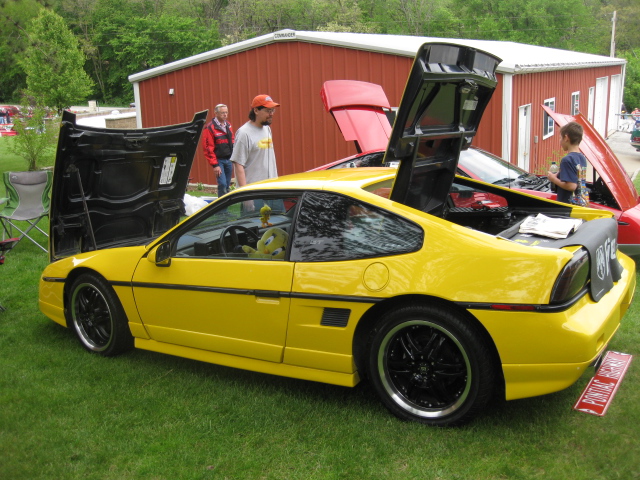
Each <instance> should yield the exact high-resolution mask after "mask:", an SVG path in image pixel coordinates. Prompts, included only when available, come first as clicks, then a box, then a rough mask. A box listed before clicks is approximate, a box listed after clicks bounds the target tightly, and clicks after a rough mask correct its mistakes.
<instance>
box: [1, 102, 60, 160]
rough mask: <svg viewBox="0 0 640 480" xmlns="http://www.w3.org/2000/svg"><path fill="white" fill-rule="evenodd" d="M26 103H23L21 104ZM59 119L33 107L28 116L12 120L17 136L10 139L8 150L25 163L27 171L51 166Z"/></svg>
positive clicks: (41, 108) (38, 107)
mask: <svg viewBox="0 0 640 480" xmlns="http://www.w3.org/2000/svg"><path fill="white" fill-rule="evenodd" d="M25 103H26V104H28V102H26V101H23V104H25ZM58 118H59V117H54V118H51V117H50V116H49V115H48V112H47V110H46V109H45V108H44V107H41V106H37V105H34V106H32V107H30V108H29V115H28V116H26V117H22V118H17V117H16V119H15V120H14V122H15V123H14V126H13V128H14V129H15V130H16V132H18V134H17V135H16V136H15V137H13V138H12V143H11V144H10V147H9V148H10V149H11V151H12V152H13V153H15V154H16V155H18V156H20V157H22V158H24V159H25V161H26V162H27V169H28V170H29V171H33V170H37V169H38V168H39V167H41V166H43V165H53V156H54V153H55V147H56V144H57V141H58V133H59V131H60V128H59V122H58V120H57V119H58Z"/></svg>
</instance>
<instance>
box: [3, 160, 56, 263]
mask: <svg viewBox="0 0 640 480" xmlns="http://www.w3.org/2000/svg"><path fill="white" fill-rule="evenodd" d="M52 178H53V176H52V174H51V172H45V171H39V172H5V173H4V186H5V189H6V192H7V195H8V197H7V198H0V205H2V204H4V205H5V206H4V208H3V209H2V210H0V223H2V228H3V230H4V231H3V232H2V238H3V239H4V238H5V234H6V236H9V237H13V230H14V229H15V230H17V231H19V232H20V234H21V235H20V236H19V237H18V241H17V242H16V243H19V242H20V240H22V239H23V238H25V237H27V238H28V239H29V240H31V241H32V242H33V243H35V244H36V245H37V246H38V247H40V249H42V250H44V251H45V252H46V251H47V249H46V248H45V247H43V246H42V245H40V244H39V243H38V242H37V241H36V240H35V239H34V238H32V237H31V236H30V235H29V232H31V230H33V229H34V228H35V229H36V230H38V231H39V232H40V233H42V234H43V235H44V236H45V237H47V238H48V237H49V236H48V235H47V233H45V232H44V231H43V230H42V229H41V228H40V227H38V225H37V224H38V222H39V221H40V220H42V219H43V218H44V217H46V216H47V215H49V192H50V191H51V180H52ZM16 222H27V223H28V224H29V226H28V228H25V226H24V225H23V226H22V228H20V226H19V225H17V224H16ZM23 228H24V230H23Z"/></svg>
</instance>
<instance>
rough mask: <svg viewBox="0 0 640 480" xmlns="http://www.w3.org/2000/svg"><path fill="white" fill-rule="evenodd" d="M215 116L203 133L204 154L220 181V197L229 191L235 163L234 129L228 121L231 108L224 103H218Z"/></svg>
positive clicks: (214, 111)
mask: <svg viewBox="0 0 640 480" xmlns="http://www.w3.org/2000/svg"><path fill="white" fill-rule="evenodd" d="M213 113H214V117H213V118H212V119H211V121H210V122H209V123H208V124H207V125H206V126H205V127H204V132H203V133H202V138H203V145H204V156H205V157H206V159H207V160H208V161H209V165H211V166H212V167H213V173H214V174H215V176H216V179H217V181H218V197H221V196H222V195H224V194H225V193H227V192H229V186H230V185H231V176H232V174H233V164H232V163H231V160H230V158H231V153H232V152H233V142H234V136H233V130H232V127H231V124H230V123H229V122H227V116H228V115H229V108H228V107H227V106H226V105H224V104H222V103H221V104H219V105H216V107H215V108H214V109H213Z"/></svg>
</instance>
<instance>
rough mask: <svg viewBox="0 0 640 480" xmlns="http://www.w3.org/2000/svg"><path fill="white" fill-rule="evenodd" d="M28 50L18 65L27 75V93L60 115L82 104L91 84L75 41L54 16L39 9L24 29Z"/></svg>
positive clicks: (61, 21) (64, 25)
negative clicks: (69, 108) (75, 105)
mask: <svg viewBox="0 0 640 480" xmlns="http://www.w3.org/2000/svg"><path fill="white" fill-rule="evenodd" d="M27 35H28V38H29V46H28V47H27V49H26V50H25V52H24V57H23V58H22V60H21V62H20V64H21V65H22V67H23V68H24V71H25V73H26V75H27V90H26V93H27V94H28V95H29V96H31V97H33V98H35V99H37V104H38V105H46V106H48V107H51V108H55V109H56V110H57V111H58V112H61V111H62V110H63V109H64V108H66V107H68V106H69V105H73V104H74V103H78V102H81V101H82V102H84V101H85V100H86V98H87V95H89V93H91V88H92V85H93V82H92V81H91V79H90V78H89V76H88V75H87V74H86V72H85V71H84V64H85V57H84V54H83V53H82V52H81V51H80V49H79V46H78V40H77V39H76V37H75V36H74V35H73V34H72V33H71V31H70V30H69V28H68V27H67V25H66V24H65V21H64V19H63V18H62V17H61V16H60V15H58V14H57V13H54V12H51V11H49V10H46V9H44V8H43V9H41V10H40V14H39V15H38V17H37V18H35V19H33V20H32V21H31V22H30V24H29V26H28V27H27Z"/></svg>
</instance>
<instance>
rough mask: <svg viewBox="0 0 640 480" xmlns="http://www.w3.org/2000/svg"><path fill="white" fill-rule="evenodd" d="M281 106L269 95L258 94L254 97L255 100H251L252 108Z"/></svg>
mask: <svg viewBox="0 0 640 480" xmlns="http://www.w3.org/2000/svg"><path fill="white" fill-rule="evenodd" d="M279 106H280V104H279V103H276V102H274V101H273V99H272V98H271V97H270V96H269V95H258V96H257V97H256V98H254V99H253V102H251V108H257V107H267V108H273V107H279Z"/></svg>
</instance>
